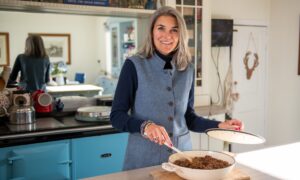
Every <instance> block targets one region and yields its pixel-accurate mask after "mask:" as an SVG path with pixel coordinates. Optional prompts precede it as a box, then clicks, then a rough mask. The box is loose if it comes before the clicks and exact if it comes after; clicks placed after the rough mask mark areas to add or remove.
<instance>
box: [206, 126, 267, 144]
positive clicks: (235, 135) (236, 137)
mask: <svg viewBox="0 0 300 180" xmlns="http://www.w3.org/2000/svg"><path fill="white" fill-rule="evenodd" d="M205 133H206V134H207V135H208V136H209V137H213V138H215V139H219V140H223V141H227V142H230V143H238V144H261V143H264V142H265V141H266V140H265V138H263V137H261V136H259V135H255V134H252V133H249V132H245V131H236V130H229V129H221V128H212V129H207V130H206V131H205Z"/></svg>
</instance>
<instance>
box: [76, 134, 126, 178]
mask: <svg viewBox="0 0 300 180" xmlns="http://www.w3.org/2000/svg"><path fill="white" fill-rule="evenodd" d="M127 142H128V133H118V134H110V135H103V136H94V137H86V138H79V139H72V140H71V148H72V157H73V174H72V175H73V178H74V179H80V178H85V177H91V176H96V175H102V174H108V173H113V172H118V171H121V170H122V168H123V162H124V158H125V151H126V147H127Z"/></svg>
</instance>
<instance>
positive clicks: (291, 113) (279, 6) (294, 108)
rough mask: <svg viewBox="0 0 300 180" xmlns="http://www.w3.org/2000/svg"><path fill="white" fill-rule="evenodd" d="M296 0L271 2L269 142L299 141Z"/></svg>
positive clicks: (299, 11) (299, 6) (299, 8)
mask: <svg viewBox="0 0 300 180" xmlns="http://www.w3.org/2000/svg"><path fill="white" fill-rule="evenodd" d="M299 14H300V1H299V0H285V1H282V0H271V16H270V31H269V32H270V35H269V36H270V37H269V39H270V40H269V46H270V52H269V73H268V75H269V81H268V86H269V91H268V95H269V101H268V109H269V110H268V121H267V123H268V124H267V126H268V129H269V133H268V134H269V137H272V138H271V139H270V140H271V143H273V144H283V143H289V142H295V141H300V131H299V127H300V110H299V107H300V76H299V75H297V72H298V47H299Z"/></svg>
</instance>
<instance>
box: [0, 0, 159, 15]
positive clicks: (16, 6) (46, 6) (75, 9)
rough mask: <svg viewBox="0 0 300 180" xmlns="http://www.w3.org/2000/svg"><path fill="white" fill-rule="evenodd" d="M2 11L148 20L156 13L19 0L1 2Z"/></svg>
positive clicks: (0, 0) (144, 10) (141, 10)
mask: <svg viewBox="0 0 300 180" xmlns="http://www.w3.org/2000/svg"><path fill="white" fill-rule="evenodd" d="M0 10H11V11H22V12H42V13H60V14H77V15H92V16H110V17H134V18H148V17H150V16H151V14H153V12H154V10H148V9H130V8H116V7H106V6H89V5H77V4H76V5H74V4H62V3H47V2H32V1H18V0H0Z"/></svg>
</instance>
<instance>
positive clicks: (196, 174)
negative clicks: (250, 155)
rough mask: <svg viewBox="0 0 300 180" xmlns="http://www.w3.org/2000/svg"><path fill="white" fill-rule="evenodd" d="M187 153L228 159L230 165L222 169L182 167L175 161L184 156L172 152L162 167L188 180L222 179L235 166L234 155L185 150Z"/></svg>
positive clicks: (195, 155) (194, 155)
mask: <svg viewBox="0 0 300 180" xmlns="http://www.w3.org/2000/svg"><path fill="white" fill-rule="evenodd" d="M183 153H184V154H185V155H188V156H193V157H204V156H206V155H209V156H211V157H213V158H216V159H220V160H223V161H227V162H228V163H229V164H230V166H228V167H225V168H220V169H192V168H187V167H181V166H178V165H176V164H174V162H175V161H176V160H179V159H181V158H182V156H181V155H180V154H179V153H175V154H172V155H171V156H170V157H169V161H168V163H163V164H162V168H163V169H164V170H166V171H169V172H175V173H176V174H177V175H178V176H180V177H182V178H184V179H188V180H198V179H199V178H201V179H205V180H215V179H222V178H223V177H225V176H226V175H227V174H228V173H229V172H231V171H232V169H233V168H234V166H235V159H234V157H232V156H230V155H228V154H225V153H221V152H216V151H184V152H183Z"/></svg>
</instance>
